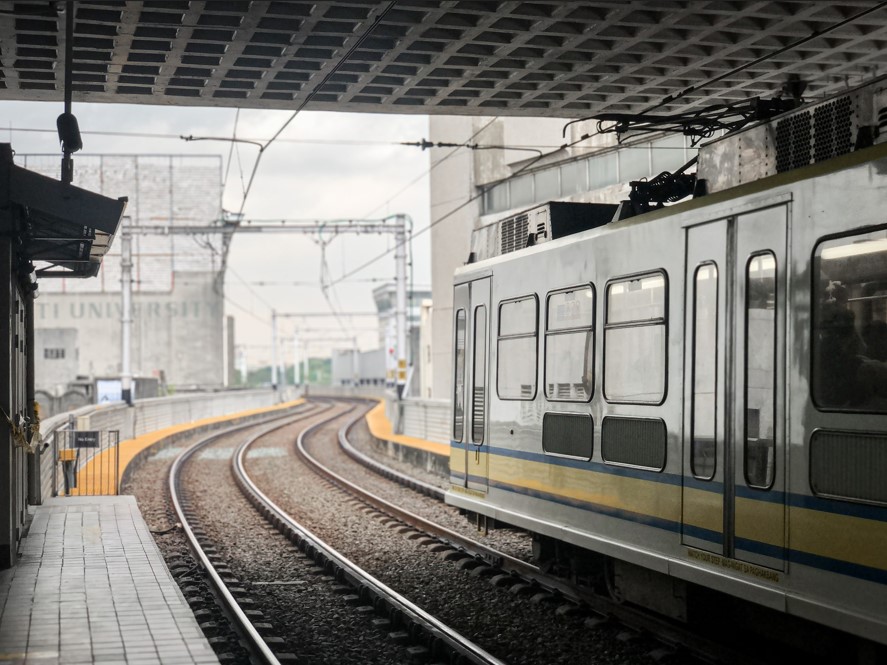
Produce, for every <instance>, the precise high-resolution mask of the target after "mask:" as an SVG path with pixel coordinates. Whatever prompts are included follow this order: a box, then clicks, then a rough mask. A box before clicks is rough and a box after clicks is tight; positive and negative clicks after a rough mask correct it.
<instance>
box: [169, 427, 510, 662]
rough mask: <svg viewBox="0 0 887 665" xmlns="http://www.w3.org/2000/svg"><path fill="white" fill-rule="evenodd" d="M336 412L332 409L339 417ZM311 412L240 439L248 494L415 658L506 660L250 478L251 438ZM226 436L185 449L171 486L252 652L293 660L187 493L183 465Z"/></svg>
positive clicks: (188, 531) (361, 611) (236, 462)
mask: <svg viewBox="0 0 887 665" xmlns="http://www.w3.org/2000/svg"><path fill="white" fill-rule="evenodd" d="M310 415H317V411H313V412H311V414H310ZM336 415H337V414H333V417H336ZM307 417H309V416H308V415H306V414H302V415H300V416H296V417H291V418H289V419H286V420H284V421H281V422H278V423H275V424H271V425H269V426H267V427H264V428H263V429H261V430H260V431H259V432H258V433H256V434H254V435H253V436H251V437H250V438H248V439H247V440H246V441H243V442H242V443H241V444H240V446H239V447H238V448H237V450H236V452H235V453H234V455H233V457H232V460H231V464H232V472H233V475H234V478H235V480H236V482H237V484H238V486H239V487H240V488H241V490H242V491H243V492H244V494H245V495H246V496H248V498H249V499H250V501H251V502H252V503H253V505H255V506H256V508H257V509H258V510H259V511H260V512H262V513H263V514H264V515H265V516H266V517H267V518H268V520H269V521H270V522H271V523H272V524H273V525H274V526H275V527H276V528H277V529H278V530H280V531H281V532H282V533H284V534H285V535H286V537H287V538H288V539H289V540H290V541H291V542H292V543H293V544H295V545H296V546H298V547H299V548H300V549H301V550H302V551H303V552H304V553H305V554H306V555H307V556H308V557H310V558H311V559H312V560H313V561H314V562H315V563H316V564H317V566H318V567H319V569H321V570H322V571H324V572H326V573H332V574H331V575H328V577H329V578H330V581H331V583H332V584H334V585H335V586H336V587H337V589H338V590H339V591H340V592H341V590H342V587H343V586H344V585H347V586H348V587H349V588H350V589H351V590H352V591H353V593H348V594H343V596H344V598H345V600H346V602H348V603H349V604H351V605H353V608H354V612H355V613H357V614H358V615H361V616H365V615H367V614H372V615H374V616H375V621H374V622H373V624H374V625H375V626H376V628H383V629H384V630H386V631H388V632H389V634H390V635H391V636H392V637H393V638H394V640H395V641H408V642H409V643H410V644H409V645H408V646H406V647H405V648H406V653H407V654H408V656H409V657H410V658H411V659H417V660H422V661H426V660H428V659H431V660H432V661H441V662H464V663H482V664H490V665H492V664H498V663H501V661H500V660H498V659H496V658H495V657H493V656H492V655H490V654H488V653H487V652H485V651H484V650H483V649H481V648H480V647H478V646H477V645H475V644H473V643H472V642H471V641H470V640H468V639H466V638H465V637H463V636H462V635H460V634H459V633H458V632H456V631H454V630H452V629H451V628H449V627H448V626H447V625H446V624H444V623H443V622H441V621H440V620H438V619H436V618H435V617H433V616H432V615H430V614H429V613H427V612H425V611H423V610H422V609H421V608H419V607H418V606H417V605H415V604H414V603H411V602H410V601H409V600H407V599H406V598H403V597H402V596H400V595H399V594H397V593H396V592H394V591H393V590H392V589H390V588H388V587H387V586H386V585H385V584H383V583H381V582H380V581H379V580H377V579H375V578H374V577H373V576H372V575H370V574H368V573H366V572H365V571H363V570H361V569H360V568H359V567H358V566H356V565H354V564H353V563H352V562H350V561H348V560H347V558H345V557H343V556H342V555H340V554H339V553H338V552H336V551H335V550H334V549H333V548H331V547H330V546H329V545H327V544H326V543H324V542H323V541H322V540H321V539H320V538H318V537H317V536H315V535H314V534H312V533H311V532H310V530H308V529H307V528H305V527H304V526H302V525H300V524H299V523H298V522H296V521H295V520H294V519H292V517H290V516H289V515H288V514H287V513H286V512H285V511H283V510H281V509H280V508H279V507H278V506H277V505H276V504H274V502H273V501H271V500H270V499H269V498H268V497H267V496H265V495H264V493H263V492H262V491H261V490H260V489H259V488H258V487H257V486H256V484H255V483H254V482H253V481H252V479H251V478H250V477H249V475H248V474H247V473H246V471H245V469H244V464H243V459H244V456H245V454H246V452H247V451H248V450H249V448H250V446H252V444H253V443H255V442H256V441H259V440H261V439H262V438H263V437H267V436H269V435H271V434H272V433H274V432H277V431H279V430H282V429H284V428H287V427H290V426H291V425H293V424H294V423H295V422H298V421H303V420H305V419H306V418H307ZM323 424H324V421H321V422H320V423H318V424H315V425H314V426H312V427H310V428H308V429H307V430H303V431H302V432H301V434H300V438H302V437H304V436H305V434H306V432H310V431H314V430H316V429H317V428H318V427H320V426H322V425H323ZM224 434H230V431H226V432H225V433H224ZM222 436H223V434H222V433H219V434H215V435H212V436H210V437H206V438H205V439H203V440H201V441H199V442H198V443H197V444H195V445H194V446H192V447H191V448H189V449H188V450H187V451H186V452H185V453H183V454H182V455H181V456H179V458H178V459H177V460H176V462H175V463H174V464H173V465H172V467H171V468H170V474H169V487H170V493H171V496H172V497H173V504H174V507H175V510H176V514H177V517H178V519H179V520H180V522H181V524H182V528H183V531H184V533H185V535H186V536H187V538H188V541H189V547H190V548H191V550H192V551H193V552H194V555H195V557H196V559H197V560H198V561H199V563H200V565H201V567H203V568H204V569H205V570H206V573H207V577H208V579H209V581H210V583H211V585H212V587H213V589H214V593H215V595H216V597H217V598H218V599H219V601H220V603H221V604H222V606H223V607H224V611H225V613H226V615H227V616H228V617H229V620H230V621H231V623H232V624H233V625H234V626H236V628H237V631H238V633H239V634H240V636H241V638H242V641H243V643H244V644H245V645H246V646H247V648H248V651H249V653H250V658H251V660H253V661H254V662H262V663H278V662H286V661H292V660H295V658H296V656H295V654H293V653H292V652H288V651H281V649H282V648H284V645H285V644H286V642H287V641H286V640H285V639H283V638H282V637H281V636H278V635H272V636H271V638H270V639H269V636H268V634H267V632H266V630H263V629H262V627H264V628H267V624H265V621H264V620H263V619H264V618H265V617H264V615H261V614H257V612H258V611H257V610H255V609H250V606H251V605H252V599H251V598H249V595H248V592H247V591H245V590H244V589H243V588H242V586H245V585H242V583H241V582H240V580H238V579H237V578H235V577H234V576H233V575H232V573H231V571H230V569H229V568H228V567H227V566H226V565H224V563H223V561H222V558H221V557H219V556H218V554H216V552H215V549H216V548H215V547H214V546H213V545H212V544H211V543H210V542H209V540H208V538H207V537H206V534H205V532H204V530H203V529H202V528H201V527H200V525H199V516H198V515H197V514H196V511H195V509H194V507H193V505H192V504H191V502H190V501H189V500H188V499H187V497H182V496H181V495H182V490H183V479H182V471H183V469H184V468H185V467H186V466H187V465H188V464H189V462H190V460H192V459H193V458H194V456H195V455H197V454H198V453H200V451H201V450H204V449H206V448H207V447H209V446H212V445H213V444H214V443H216V442H218V441H219V440H220V439H221V437H222ZM244 600H248V601H250V603H249V605H247V606H244V602H243V601H244ZM257 619H258V621H257ZM257 624H258V625H259V627H257Z"/></svg>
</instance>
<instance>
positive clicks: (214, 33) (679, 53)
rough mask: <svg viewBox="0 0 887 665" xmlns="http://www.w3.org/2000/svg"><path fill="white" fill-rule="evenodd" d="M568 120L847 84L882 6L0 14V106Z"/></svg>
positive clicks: (50, 5)
mask: <svg viewBox="0 0 887 665" xmlns="http://www.w3.org/2000/svg"><path fill="white" fill-rule="evenodd" d="M72 4H73V6H74V12H75V18H76V21H75V28H74V38H73V59H72V61H73V63H74V75H73V85H74V90H75V95H74V100H75V101H90V102H127V103H142V104H169V105H196V106H236V107H244V108H280V109H294V108H307V109H315V110H336V111H371V112H396V113H441V114H443V113H447V114H472V115H532V116H557V117H577V116H584V115H593V114H594V113H597V112H601V111H609V112H625V111H633V112H636V111H640V110H642V109H645V108H647V107H649V106H651V105H653V104H657V103H658V102H660V101H661V100H662V99H663V98H665V97H667V96H669V95H675V94H678V93H682V92H683V93H685V94H683V95H682V96H681V98H680V100H679V102H678V103H676V104H672V105H669V104H666V105H663V106H662V107H661V108H663V109H667V108H669V106H673V107H674V108H678V107H679V106H680V107H686V106H687V105H688V104H689V105H691V106H692V105H694V104H699V103H701V102H702V101H705V102H709V101H712V100H714V101H718V100H735V99H746V98H749V97H754V96H759V95H764V96H766V95H772V94H773V93H775V92H778V91H779V90H780V89H781V88H782V86H783V84H784V83H785V81H786V80H787V79H788V78H789V76H790V75H796V76H797V77H800V79H802V80H803V81H805V82H807V83H808V84H809V85H808V87H807V94H808V95H815V94H820V93H829V92H834V91H836V90H837V89H840V88H841V87H843V86H846V85H848V84H855V83H858V82H859V81H860V80H862V79H864V78H867V77H871V76H873V75H875V74H877V73H878V71H879V70H883V68H884V67H885V65H887V6H885V5H887V3H884V2H872V1H867V0H840V1H829V2H820V1H816V0H814V1H806V0H804V1H795V0H783V1H779V2H753V1H747V2H739V1H730V0H716V1H711V2H704V1H685V2H674V1H668V0H655V1H654V0H644V1H636V2H628V1H621V0H620V1H612V2H560V1H554V0H536V1H533V2H486V1H484V2H480V1H472V2H468V1H464V2H459V1H455V2H454V1H447V2H431V1H427V0H399V1H398V2H373V1H363V2H360V1H358V2H259V1H248V0H242V1H241V0H213V1H209V2H200V1H197V0H192V1H190V2H189V1H163V2H159V1H157V2H138V1H133V0H128V1H126V2H123V1H122V0H120V1H107V2H85V1H84V2H79V1H78V2H75V3H65V2H45V1H42V2H14V3H13V2H8V3H4V9H3V10H2V11H0V63H2V79H0V99H20V100H56V101H58V100H61V99H62V98H63V92H64V57H65V15H64V14H65V7H66V6H68V7H70V5H72Z"/></svg>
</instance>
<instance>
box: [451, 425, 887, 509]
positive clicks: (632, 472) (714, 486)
mask: <svg viewBox="0 0 887 665" xmlns="http://www.w3.org/2000/svg"><path fill="white" fill-rule="evenodd" d="M450 445H451V446H453V447H455V448H458V449H461V450H464V449H465V448H466V447H467V446H466V444H464V443H459V442H451V443H450ZM475 448H476V447H475ZM485 452H487V453H489V454H490V455H499V456H502V457H509V458H512V459H522V460H527V461H531V462H538V463H541V464H551V465H554V466H562V467H566V468H571V469H581V470H584V471H592V472H595V473H606V474H610V475H615V476H621V477H623V478H636V479H638V480H645V481H647V482H651V483H662V484H664V485H672V486H676V485H677V486H679V485H682V484H683V485H684V486H685V487H689V488H691V489H696V490H702V491H704V492H715V493H717V494H723V493H724V485H723V483H720V482H714V481H705V480H699V479H697V478H683V477H682V476H679V475H676V474H671V473H662V472H658V471H645V470H644V469H630V468H625V467H618V466H612V465H609V464H602V463H601V462H586V461H583V460H574V459H565V458H562V457H552V456H550V455H545V454H544V453H531V452H526V451H521V450H511V449H508V448H490V447H488V448H487V450H486V451H485ZM736 496H738V497H740V498H743V499H750V500H752V501H764V502H767V503H778V504H783V503H786V502H787V503H788V504H789V505H790V506H794V507H796V508H806V509H808V510H815V511H819V512H826V513H833V514H836V515H846V516H848V517H859V518H862V519H868V520H875V521H877V522H887V507H881V506H870V505H865V504H860V503H852V502H850V501H844V500H840V499H827V498H821V497H816V496H809V495H804V494H791V493H789V494H786V493H785V492H775V491H773V490H761V489H756V488H754V487H744V486H737V487H736Z"/></svg>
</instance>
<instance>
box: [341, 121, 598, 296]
mask: <svg viewBox="0 0 887 665" xmlns="http://www.w3.org/2000/svg"><path fill="white" fill-rule="evenodd" d="M598 134H599V132H594V133H593V134H586V135H584V136H582V137H580V138H578V139H576V140H575V141H572V142H570V143H564V144H563V145H561V146H558V147H557V148H555V149H553V150H551V151H549V152H546V153H543V154H541V155H538V156H537V157H534V158H533V159H531V160H530V161H529V162H527V163H526V164H524V165H523V166H522V167H520V168H519V169H518V170H517V171H515V172H514V173H512V174H511V175H510V176H508V177H507V178H503V179H502V180H500V181H498V182H497V183H496V184H497V185H500V184H502V183H504V182H508V181H509V180H513V179H514V178H517V177H518V176H519V175H521V174H522V173H524V172H525V171H526V170H528V169H530V168H532V167H533V166H535V165H536V164H537V163H538V162H539V161H541V160H543V159H545V158H546V157H550V156H551V155H554V154H557V153H559V152H561V151H562V150H566V149H567V148H571V147H573V146H574V145H576V144H577V143H581V142H582V141H586V140H588V139H590V138H593V137H594V136H597V135H598ZM469 140H470V139H469ZM486 191H487V188H486V187H485V188H482V189H481V190H480V191H479V192H478V193H477V194H474V195H472V196H471V197H469V198H468V199H467V200H465V201H463V202H462V203H460V204H459V205H457V206H456V207H455V208H453V209H452V210H450V211H449V212H448V213H445V214H444V215H443V216H441V217H439V218H438V219H436V220H434V221H433V222H431V223H430V224H428V226H425V227H422V228H421V229H419V230H418V231H416V232H414V233H412V234H411V236H410V238H415V237H417V236H420V235H423V234H424V233H426V232H427V231H430V230H431V229H432V228H434V227H435V226H437V225H438V224H440V223H442V222H445V221H446V220H447V219H449V218H450V217H452V216H453V215H455V214H456V213H457V212H459V211H460V210H462V209H463V208H465V207H467V206H468V205H470V204H471V203H474V202H475V201H476V200H477V199H479V198H480V197H482V196H483V195H484V194H485V193H486ZM399 246H400V245H399V244H395V245H394V247H390V248H389V249H386V250H385V251H384V252H382V253H381V254H378V255H376V256H374V257H373V258H371V259H369V260H368V261H364V262H363V263H361V264H360V265H359V266H357V267H356V268H353V269H352V270H349V271H348V272H346V273H345V274H344V275H342V276H340V277H339V278H338V279H335V280H333V281H332V282H331V283H330V285H331V286H332V285H334V284H338V283H340V282H342V281H344V280H345V279H347V278H349V277H351V276H352V275H354V274H356V273H358V272H360V271H361V270H364V269H366V268H368V267H369V266H371V265H373V264H374V263H376V262H377V261H380V260H381V259H383V258H385V257H386V256H387V255H388V254H390V253H391V252H393V251H394V250H395V249H397V248H398V247H399Z"/></svg>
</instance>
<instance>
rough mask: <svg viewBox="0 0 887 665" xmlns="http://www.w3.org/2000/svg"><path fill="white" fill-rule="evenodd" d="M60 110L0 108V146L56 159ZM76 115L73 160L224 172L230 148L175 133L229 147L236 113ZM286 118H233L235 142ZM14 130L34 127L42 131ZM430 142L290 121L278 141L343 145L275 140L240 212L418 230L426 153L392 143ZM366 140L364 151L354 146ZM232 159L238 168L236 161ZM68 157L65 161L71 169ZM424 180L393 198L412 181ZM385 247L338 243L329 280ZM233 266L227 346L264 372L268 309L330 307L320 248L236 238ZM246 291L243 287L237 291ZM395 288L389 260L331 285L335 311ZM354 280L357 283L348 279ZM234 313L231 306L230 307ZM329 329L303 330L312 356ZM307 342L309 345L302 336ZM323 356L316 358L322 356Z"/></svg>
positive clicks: (237, 199) (236, 199) (248, 114)
mask: <svg viewBox="0 0 887 665" xmlns="http://www.w3.org/2000/svg"><path fill="white" fill-rule="evenodd" d="M61 111H62V105H61V104H60V103H50V102H43V103H40V102H28V103H26V102H0V141H4V142H6V141H8V142H10V143H11V144H12V147H13V149H14V150H15V151H16V152H17V153H20V154H23V153H59V155H60V149H59V144H58V140H57V136H56V133H55V120H56V117H57V116H58V115H59V114H60V113H61ZM73 111H74V114H75V115H76V116H77V119H78V121H79V124H80V130H81V132H82V133H83V151H82V152H83V153H89V154H97V153H105V154H107V153H126V154H188V155H194V154H215V155H221V156H222V158H223V160H224V161H223V175H224V172H225V170H226V165H227V158H228V153H229V146H230V143H228V142H209V141H200V142H185V141H182V140H181V139H179V138H175V137H177V136H178V135H182V134H183V135H194V136H218V137H229V136H231V135H232V132H233V129H234V119H235V113H236V112H235V110H234V109H219V108H183V107H179V108H168V107H163V106H141V105H140V106H135V105H116V104H78V103H76V102H75V104H74V107H73ZM290 115H291V114H290V113H289V112H286V111H258V110H241V112H240V118H239V122H238V126H237V134H238V136H239V137H244V138H255V139H267V138H269V137H271V136H272V135H273V134H274V133H275V132H276V131H277V130H278V129H279V128H280V126H281V125H282V124H283V123H284V122H285V121H286V119H287V118H288V117H289V116H290ZM16 129H43V130H50V131H48V132H46V133H35V132H22V131H15V130H16ZM91 130H92V131H118V132H140V133H152V134H170V135H174V137H172V138H169V139H161V138H138V137H107V136H99V135H95V134H90V133H89V132H90V131H91ZM427 136H428V118H427V117H426V116H402V115H382V114H353V113H320V112H317V113H312V112H302V113H300V114H299V115H298V116H297V117H296V118H295V119H294V120H293V121H292V123H290V125H289V126H288V127H287V129H286V130H285V131H284V133H283V134H281V136H280V138H281V139H306V140H318V139H321V140H331V141H342V142H343V143H342V144H337V145H318V144H310V143H296V142H289V141H278V142H275V143H274V144H273V145H272V146H271V147H270V148H268V150H267V151H266V153H265V154H264V156H263V157H262V161H261V164H260V166H259V170H258V173H257V176H256V179H255V182H254V184H253V187H252V190H251V191H250V194H249V198H248V199H247V202H246V207H245V208H244V215H245V217H246V218H248V219H268V218H281V219H282V218H287V219H307V218H312V219H313V218H317V219H335V218H364V217H367V216H372V217H373V218H376V217H381V216H384V215H387V214H393V213H406V214H408V215H410V216H411V217H412V218H413V221H414V223H415V228H416V229H421V228H423V227H425V226H427V225H428V216H429V203H428V178H427V170H428V167H429V162H428V153H427V152H423V151H420V150H419V149H418V148H413V147H403V146H398V145H391V144H390V143H396V142H399V141H417V140H419V139H421V138H423V137H424V138H427ZM354 142H357V143H359V142H369V143H371V144H370V145H355V144H354ZM256 153H257V149H256V148H254V147H252V146H249V145H244V144H240V145H238V146H237V148H236V150H235V152H234V157H233V158H232V163H231V167H230V170H229V175H228V180H227V184H226V187H225V193H224V201H223V206H224V207H225V208H226V209H227V210H234V211H236V210H238V209H239V208H240V205H241V201H242V197H243V184H242V180H241V173H242V179H243V181H244V182H245V181H246V180H247V179H248V177H249V173H250V171H251V169H252V165H253V162H254V160H255V157H256ZM238 155H239V159H238ZM76 168H77V155H76V154H75V155H74V169H75V172H76ZM423 174H425V177H421V179H420V180H419V181H418V182H416V183H415V184H414V185H412V186H410V187H409V188H407V189H406V190H405V191H402V193H400V194H398V192H401V190H403V189H404V188H405V187H406V186H407V185H408V184H409V183H410V182H411V181H413V180H415V179H416V178H418V177H420V176H422V175H423ZM428 238H429V234H424V235H421V236H419V238H417V239H416V240H415V241H414V244H413V254H414V257H415V260H414V279H415V284H416V285H417V286H427V285H429V284H430V254H429V246H428ZM392 247H393V242H392V239H391V238H390V237H388V236H343V237H340V238H338V239H336V240H334V241H333V242H332V243H331V244H330V246H329V247H328V250H327V261H328V265H329V268H330V272H331V274H332V277H333V278H334V279H335V278H337V277H338V276H339V275H342V274H344V273H345V272H347V271H349V270H351V269H353V268H355V267H357V266H359V265H361V264H362V263H364V262H366V261H367V260H369V259H372V258H374V257H376V256H378V255H379V254H382V253H383V252H385V251H386V250H388V249H391V248H392ZM229 265H230V267H231V268H232V270H231V271H229V273H228V275H227V280H226V284H227V286H226V293H227V296H228V298H229V300H230V302H229V303H228V304H226V309H227V312H228V313H229V314H231V315H232V316H234V317H235V319H236V337H237V340H236V341H237V343H238V344H242V345H246V347H247V352H248V359H249V362H250V364H251V365H253V366H254V365H256V364H258V363H261V362H266V361H267V358H268V357H269V355H270V352H269V350H268V346H267V345H268V344H269V342H270V307H274V308H276V309H277V310H278V311H280V312H293V311H312V312H317V311H328V310H329V305H328V304H327V301H326V300H325V298H324V296H323V294H322V293H321V290H320V288H319V278H320V268H321V264H320V250H319V249H318V246H317V244H316V243H315V242H313V241H312V240H311V239H310V238H309V237H307V236H300V235H279V234H278V235H271V236H266V235H261V234H242V235H239V236H236V237H235V239H234V241H233V245H232V250H231V254H230V260H229ZM241 278H242V280H243V281H246V282H249V283H250V285H246V284H244V283H243V281H241ZM371 279H375V280H380V279H383V280H391V281H393V279H394V259H393V253H392V254H389V255H388V256H386V257H384V258H382V259H380V260H379V261H377V262H376V263H375V264H374V265H372V266H371V267H368V268H367V269H365V270H363V271H361V272H360V273H358V274H355V275H354V276H353V277H352V278H350V280H348V281H344V282H342V283H341V284H339V285H337V286H336V287H335V289H334V291H333V292H332V293H331V295H332V299H333V301H334V303H335V304H336V306H337V307H338V308H339V310H340V311H369V310H374V309H375V307H374V304H373V301H372V296H371V291H372V289H373V288H374V287H375V286H378V284H379V283H380V282H379V281H375V282H373V281H367V280H371ZM355 280H360V281H355ZM254 282H277V283H279V282H310V283H311V284H309V285H304V286H303V285H292V284H275V285H257V284H254ZM231 303H234V304H231ZM355 324H356V325H357V326H359V327H361V328H369V330H362V331H358V332H359V335H360V336H359V344H360V347H361V348H362V349H370V348H374V347H375V346H376V340H377V334H376V333H375V320H373V319H366V318H364V319H360V320H355ZM337 325H338V324H337V321H336V320H335V319H314V320H312V321H311V322H309V323H305V324H303V327H304V326H310V327H313V328H325V327H329V328H330V329H329V330H323V331H319V332H317V333H312V334H311V337H313V338H320V339H323V340H326V342H325V343H321V344H317V345H312V346H311V348H310V349H309V351H310V352H311V353H312V354H315V353H321V352H322V351H327V350H328V349H329V346H330V345H335V346H350V344H348V343H346V342H341V343H339V342H336V341H334V340H333V339H332V338H335V337H339V336H343V337H344V336H350V335H352V334H353V331H349V332H347V333H342V332H340V331H339V330H338V329H336V326H337ZM281 326H282V334H283V335H291V334H292V331H293V329H294V327H295V322H294V321H291V320H287V321H283V322H282V324H281ZM306 336H307V335H306ZM324 355H326V353H324Z"/></svg>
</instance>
